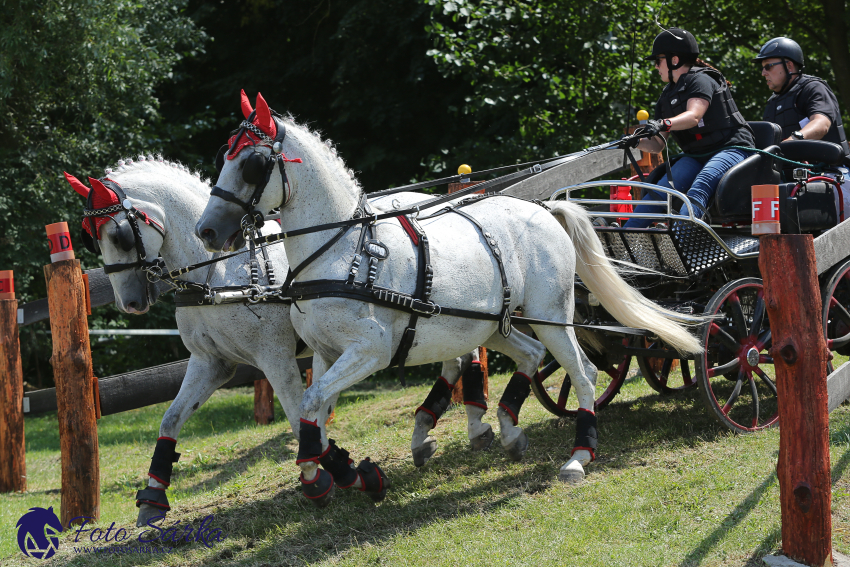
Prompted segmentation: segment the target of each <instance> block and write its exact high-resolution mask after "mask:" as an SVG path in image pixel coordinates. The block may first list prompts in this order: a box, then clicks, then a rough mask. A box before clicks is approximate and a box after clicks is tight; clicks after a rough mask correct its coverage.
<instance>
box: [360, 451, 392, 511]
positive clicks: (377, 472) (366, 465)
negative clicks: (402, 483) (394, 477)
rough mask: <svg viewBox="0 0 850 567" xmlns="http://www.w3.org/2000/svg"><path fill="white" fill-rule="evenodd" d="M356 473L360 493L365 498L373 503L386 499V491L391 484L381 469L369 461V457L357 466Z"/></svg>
mask: <svg viewBox="0 0 850 567" xmlns="http://www.w3.org/2000/svg"><path fill="white" fill-rule="evenodd" d="M357 472H358V473H360V482H361V484H362V488H360V490H361V492H365V493H366V496H368V497H369V498H371V499H372V501H373V502H375V503H378V502H380V501H381V500H383V499H384V498H386V496H387V489H389V488H390V487H391V486H392V483H391V482H390V479H389V478H387V475H386V474H384V471H383V470H381V467H379V466H378V465H376V464H375V463H373V462H372V461H370V460H369V457H366V458H365V459H363V460H362V461H360V464H359V465H357Z"/></svg>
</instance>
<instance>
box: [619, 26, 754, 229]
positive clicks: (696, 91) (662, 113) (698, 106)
mask: <svg viewBox="0 0 850 567" xmlns="http://www.w3.org/2000/svg"><path fill="white" fill-rule="evenodd" d="M697 55H699V47H698V46H697V42H696V39H695V38H694V36H693V35H692V34H691V33H689V32H687V31H685V30H683V29H679V28H671V29H669V30H665V31H663V32H661V33H660V34H658V36H657V37H656V38H655V41H654V42H653V43H652V54H651V55H649V56H648V57H646V59H649V60H652V61H654V62H655V67H656V68H657V69H658V75H659V76H660V78H661V80H662V81H663V82H665V83H667V86H665V87H664V90H663V91H662V92H661V97H660V98H659V99H658V102H657V103H656V104H655V120H650V121H648V122H647V124H646V125H645V126H644V128H645V129H646V130H648V131H649V133H650V134H656V135H655V136H653V137H650V138H648V139H643V140H641V141H640V142H639V143H638V144H637V147H638V148H640V149H641V150H643V151H647V152H653V153H657V152H660V151H661V150H662V149H663V148H664V145H665V144H666V142H667V137H668V136H670V135H671V134H672V135H673V138H674V139H675V140H676V142H677V143H678V144H679V146H680V147H681V148H682V150H683V151H684V152H687V153H689V154H693V155H691V156H684V157H682V158H680V159H679V160H677V161H676V163H675V164H673V165H672V168H671V169H672V171H673V174H672V177H673V181H674V183H675V187H676V190H677V191H680V192H682V193H686V194H687V196H688V198H689V199H690V201H691V203H692V204H693V205H694V215H695V216H696V217H697V218H701V217H702V216H704V213H705V210H706V209H707V208H708V205H709V202H710V201H711V198H712V197H713V196H714V192H715V191H716V190H717V185H718V183H720V178H721V177H723V174H724V173H726V171H728V170H729V169H730V168H731V167H732V166H734V165H735V164H737V163H739V162H741V161H743V160H744V159H745V158H746V157H747V156H748V155H749V153H748V152H746V151H744V150H740V149H734V148H733V147H732V146H742V147H747V148H753V147H755V140H754V138H753V133H752V130H750V127H749V126H748V125H747V122H746V121H745V120H744V117H743V116H741V113H740V112H738V108H737V106H736V105H735V101H734V100H732V94H731V93H730V92H729V83H728V82H727V81H726V79H725V78H723V75H721V74H720V72H719V71H718V70H717V69H715V68H714V67H711V66H710V65H708V63H706V62H705V61H703V60H701V59H699V58H698V57H697ZM668 174H669V170H668ZM658 184H659V185H661V186H663V187H670V183H669V182H668V176H667V175H665V176H664V177H663V178H662V179H661V181H660V182H659V183H658ZM642 200H643V201H666V200H667V194H666V193H662V192H656V191H651V190H650V191H647V192H646V195H644V197H643V199H642ZM665 211H666V207H660V206H658V205H649V204H641V205H638V206H637V207H635V212H636V213H663V212H665ZM680 213H681V214H684V215H687V214H688V209H687V207H686V206H683V207H682V209H681V211H680ZM651 222H652V220H651V219H648V218H640V219H637V218H633V219H630V220H629V221H628V222H627V223H626V224H625V225H624V226H625V227H626V228H645V227H647V226H649V224H650V223H651Z"/></svg>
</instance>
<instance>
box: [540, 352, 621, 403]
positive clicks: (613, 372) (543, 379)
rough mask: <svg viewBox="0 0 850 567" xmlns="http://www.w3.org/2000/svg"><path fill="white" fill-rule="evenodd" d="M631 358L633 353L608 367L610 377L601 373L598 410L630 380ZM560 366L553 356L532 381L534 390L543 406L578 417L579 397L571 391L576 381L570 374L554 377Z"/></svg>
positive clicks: (597, 381)
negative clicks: (627, 376)
mask: <svg viewBox="0 0 850 567" xmlns="http://www.w3.org/2000/svg"><path fill="white" fill-rule="evenodd" d="M628 342H629V340H628V339H624V340H623V345H624V346H627V345H628ZM631 362H632V357H631V355H629V354H627V355H624V356H623V358H622V360H621V361H620V363H619V364H618V365H617V366H611V367H610V368H607V369H606V370H605V373H606V374H607V375H608V377H609V379H605V378H604V377H603V376H601V375H597V379H596V395H597V398H596V402H595V404H594V408H595V410H597V411H598V410H601V409H602V408H604V407H605V406H607V405H608V404H609V403H611V400H613V399H614V397H615V396H616V395H617V394H618V393H619V391H620V388H622V386H623V383H624V382H625V381H626V375H627V374H628V373H629V365H630V364H631ZM559 368H561V365H560V364H558V361H557V360H553V361H552V362H550V363H549V364H548V365H546V367H545V368H542V369H540V370H539V371H538V372H537V374H536V375H535V376H534V379H533V380H532V381H531V391H532V392H534V397H536V398H537V400H538V401H539V402H540V403H541V404H543V407H545V408H546V409H547V410H549V411H550V412H552V413H554V414H555V415H558V416H567V415H568V416H572V417H575V415H576V414H577V413H578V401H577V399H576V396H575V395H572V396H571V395H570V393H571V392H572V383H571V382H570V377H569V375H567V374H564V376H563V377H560V378H552V374H554V373H555V371H556V370H558V369H559Z"/></svg>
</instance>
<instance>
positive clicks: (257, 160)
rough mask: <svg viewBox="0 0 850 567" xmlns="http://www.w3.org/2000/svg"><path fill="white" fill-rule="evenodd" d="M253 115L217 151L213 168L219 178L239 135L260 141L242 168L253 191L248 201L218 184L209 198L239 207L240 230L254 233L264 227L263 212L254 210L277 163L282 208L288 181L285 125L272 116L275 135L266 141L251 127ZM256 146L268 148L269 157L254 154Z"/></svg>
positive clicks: (263, 135) (237, 142)
mask: <svg viewBox="0 0 850 567" xmlns="http://www.w3.org/2000/svg"><path fill="white" fill-rule="evenodd" d="M255 115H256V111H254V112H252V113H251V115H250V116H249V117H248V119H247V120H244V121H242V123H241V124H240V125H239V131H238V132H237V134H236V136H235V137H234V138H233V143H232V144H231V145H230V146H228V145H227V144H225V145H223V146H222V147H221V148H220V149H219V150H218V154H217V155H216V158H215V162H216V163H215V165H216V169H217V170H218V173H219V175H220V174H221V170H222V168H223V167H224V161H225V158H226V157H227V156H229V155H231V154H232V152H233V151H234V149H235V148H236V147H237V146H238V144H239V140H240V139H241V138H242V136H247V132H250V133H252V134H254V136H256V137H257V138H258V139H259V140H260V143H259V144H258V143H257V142H254V146H253V149H252V153H251V155H250V156H248V159H246V160H245V165H244V166H243V167H242V180H243V181H245V183H247V184H249V185H253V186H254V192H253V193H252V194H251V197H250V198H249V199H248V201H243V200H242V199H240V198H239V197H237V196H236V195H234V194H233V193H231V192H230V191H226V190H224V189H222V188H221V187H219V186H218V185H215V186H214V187H213V188H212V190H211V191H210V195H212V196H216V197H218V198H220V199H224V200H225V201H228V202H231V203H235V204H237V205H239V206H240V207H242V209H243V210H244V211H245V212H246V213H247V214H246V215H245V216H244V217H242V222H241V223H240V225H241V227H242V229H243V230H246V229H254V230H257V229H260V228H262V227H263V224H264V222H265V221H264V220H263V217H264V216H265V212H263V211H259V210H257V209H256V207H257V204H259V202H260V199H261V198H262V196H263V191H265V189H266V185H268V184H269V180H270V179H271V176H272V172H273V171H274V168H275V165H277V164H280V168H279V171H280V182H281V187H282V191H283V196H282V197H281V203H280V205H279V206H280V207H283V206H284V205H285V204H286V203H287V201H288V200H289V199H288V198H287V192H286V187H287V183H288V181H287V179H286V168H285V166H284V163H285V161H286V160H285V158H284V156H283V140H284V139H285V138H286V125H284V123H283V120H282V119H281V117H280V115H278V114H277V113H273V114H272V119H273V120H274V122H275V126H276V127H277V134H276V135H275V137H274V139H272V138H269V137H268V136H267V135H266V134H265V133H264V132H263V131H262V130H260V129H259V128H257V127H256V126H254V124H253V119H254V116H255ZM257 145H261V146H265V147H268V148H269V149H270V150H271V153H270V154H269V155H268V157H266V156H265V155H263V154H262V153H261V152H259V151H257ZM266 212H268V211H266Z"/></svg>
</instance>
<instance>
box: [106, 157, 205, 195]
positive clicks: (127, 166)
mask: <svg viewBox="0 0 850 567" xmlns="http://www.w3.org/2000/svg"><path fill="white" fill-rule="evenodd" d="M128 173H167V174H168V175H169V176H175V177H180V178H182V179H181V181H183V182H184V183H186V184H187V185H189V186H191V187H193V188H194V189H196V190H198V191H200V192H203V193H209V190H210V180H209V179H204V178H202V177H201V172H200V171H197V170H194V171H193V170H192V169H190V168H189V167H188V166H185V165H183V164H182V163H179V162H176V161H168V160H165V159H163V157H162V156H161V155H160V154H155V155H154V154H148V155H144V154H140V155H139V156H137V157H136V158H135V159H133V158H124V159H121V160H118V162H117V163H116V164H115V167H114V168H106V170H105V171H104V174H105V175H106V177H109V178H110V179H112V180H114V181H116V182H120V181H119V180H120V178H121V176H123V175H126V174H128Z"/></svg>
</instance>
